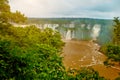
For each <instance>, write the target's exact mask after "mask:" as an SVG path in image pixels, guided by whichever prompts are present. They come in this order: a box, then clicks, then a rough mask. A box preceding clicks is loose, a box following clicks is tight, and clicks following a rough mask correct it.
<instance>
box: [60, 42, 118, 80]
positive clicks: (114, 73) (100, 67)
mask: <svg viewBox="0 0 120 80" xmlns="http://www.w3.org/2000/svg"><path fill="white" fill-rule="evenodd" d="M65 43H66V44H65V47H64V48H63V54H62V55H63V57H64V58H63V63H64V65H65V67H66V69H68V68H71V69H80V68H81V67H93V68H94V69H95V70H96V71H98V72H99V74H100V76H103V77H105V78H107V79H110V80H114V79H115V78H116V77H118V72H120V68H118V69H116V68H111V67H106V66H104V64H103V62H104V61H105V59H106V56H105V55H104V54H102V53H100V52H99V51H98V50H99V48H100V46H99V45H98V44H96V43H94V42H92V41H72V40H66V41H65Z"/></svg>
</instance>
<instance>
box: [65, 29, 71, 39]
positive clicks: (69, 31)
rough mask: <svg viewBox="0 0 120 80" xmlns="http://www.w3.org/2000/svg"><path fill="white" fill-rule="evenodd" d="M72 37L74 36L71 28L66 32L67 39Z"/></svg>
mask: <svg viewBox="0 0 120 80" xmlns="http://www.w3.org/2000/svg"><path fill="white" fill-rule="evenodd" d="M71 37H72V36H71V30H68V31H67V33H66V37H65V39H66V40H71Z"/></svg>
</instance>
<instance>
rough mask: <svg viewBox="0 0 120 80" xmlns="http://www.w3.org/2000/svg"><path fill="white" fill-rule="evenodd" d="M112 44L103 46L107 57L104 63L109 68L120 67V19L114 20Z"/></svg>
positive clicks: (102, 49)
mask: <svg viewBox="0 0 120 80" xmlns="http://www.w3.org/2000/svg"><path fill="white" fill-rule="evenodd" d="M113 21H114V28H113V38H112V43H110V44H107V45H104V46H102V48H101V51H102V52H103V53H105V55H106V56H107V59H106V61H105V62H104V64H105V65H107V66H115V67H119V66H120V21H119V18H118V17H115V18H114V20H113ZM119 79H120V78H117V79H116V80H119Z"/></svg>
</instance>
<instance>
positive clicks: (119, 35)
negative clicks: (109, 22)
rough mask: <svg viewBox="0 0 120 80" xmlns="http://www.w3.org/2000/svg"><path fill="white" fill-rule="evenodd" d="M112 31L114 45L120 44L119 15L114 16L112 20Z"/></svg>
mask: <svg viewBox="0 0 120 80" xmlns="http://www.w3.org/2000/svg"><path fill="white" fill-rule="evenodd" d="M113 21H114V22H115V25H114V31H113V43H114V44H115V45H120V21H119V17H115V18H114V20H113Z"/></svg>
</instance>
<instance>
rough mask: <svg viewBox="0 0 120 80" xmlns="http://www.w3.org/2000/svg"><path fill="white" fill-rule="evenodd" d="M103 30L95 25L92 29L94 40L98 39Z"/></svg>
mask: <svg viewBox="0 0 120 80" xmlns="http://www.w3.org/2000/svg"><path fill="white" fill-rule="evenodd" d="M100 30H101V25H99V24H95V25H94V26H93V29H92V38H93V40H96V39H97V37H98V36H99V32H100Z"/></svg>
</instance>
